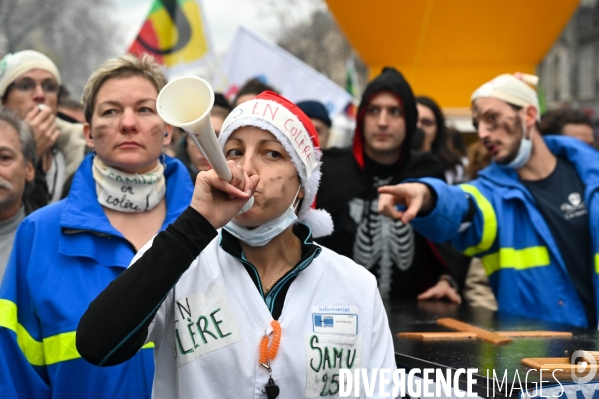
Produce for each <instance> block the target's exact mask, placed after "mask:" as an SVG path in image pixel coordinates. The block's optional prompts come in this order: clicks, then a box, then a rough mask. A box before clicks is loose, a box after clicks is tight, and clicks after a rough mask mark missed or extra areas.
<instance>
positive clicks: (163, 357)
mask: <svg viewBox="0 0 599 399" xmlns="http://www.w3.org/2000/svg"><path fill="white" fill-rule="evenodd" d="M219 141H220V145H221V147H222V148H223V151H224V153H225V156H226V158H227V159H228V165H229V168H230V170H231V172H232V174H233V180H232V181H231V183H227V182H225V181H223V180H221V179H219V178H218V177H217V175H216V173H215V172H214V171H212V170H211V171H207V172H201V173H200V174H199V175H198V178H197V180H196V186H195V191H194V195H193V199H192V201H191V206H190V207H189V208H188V209H187V210H186V211H185V212H183V213H182V214H181V216H180V217H179V218H178V219H177V221H175V223H173V224H172V225H171V226H169V227H168V228H167V229H166V231H164V232H162V233H160V234H158V235H157V236H156V237H155V238H154V240H153V242H152V243H149V244H148V245H146V246H145V247H144V248H143V249H142V250H141V251H140V253H139V254H138V255H137V256H136V259H135V260H134V263H133V265H132V266H131V267H130V268H129V269H128V270H127V271H126V272H125V273H123V274H122V275H121V276H120V277H119V278H118V279H117V280H116V281H114V283H113V284H111V285H110V286H109V287H108V288H107V289H106V290H105V291H104V292H102V293H101V294H100V296H98V298H97V299H96V300H95V301H94V302H93V303H92V304H91V305H90V307H89V309H88V311H87V312H86V314H85V315H84V316H83V318H82V319H81V322H80V324H79V328H78V331H77V348H78V350H79V352H80V353H81V354H82V356H83V357H84V358H85V359H87V360H88V361H90V362H92V363H93V364H96V365H99V366H111V365H115V364H119V363H122V362H124V361H126V360H127V359H129V358H131V356H133V355H134V354H135V353H137V351H138V350H139V349H140V348H141V347H142V346H143V345H144V344H146V343H147V342H154V344H155V362H156V376H155V380H154V388H153V395H154V397H155V398H192V397H198V398H199V397H202V398H204V397H205V398H250V397H254V398H269V399H270V398H274V397H276V396H277V395H278V394H279V392H280V396H281V397H282V398H292V399H293V398H313V397H320V396H333V397H336V396H338V395H339V388H340V387H339V369H342V368H343V369H351V370H355V369H360V368H363V369H369V370H372V369H375V368H377V369H378V368H387V369H390V370H394V369H395V360H394V354H393V345H392V339H391V333H390V331H389V327H388V323H387V316H386V314H385V311H384V308H383V305H382V302H381V298H380V295H379V293H378V290H377V285H376V281H375V278H374V276H373V275H371V274H370V273H369V272H368V271H366V270H365V269H364V268H363V267H361V266H358V265H356V264H355V263H354V262H352V261H351V260H349V259H347V258H345V257H342V256H339V255H337V254H335V253H333V252H332V251H330V250H328V249H326V248H323V247H320V246H319V245H317V244H315V243H314V242H313V236H314V237H319V236H323V235H326V234H330V233H331V231H332V222H331V219H330V216H329V215H328V214H327V213H326V212H324V211H317V210H315V209H313V208H312V204H313V203H314V199H315V197H316V191H317V189H318V184H319V180H320V162H319V159H320V150H319V148H318V138H317V134H316V131H315V129H314V126H313V125H312V123H311V122H310V120H309V119H308V117H307V116H306V115H305V114H304V113H303V112H302V111H301V110H300V109H299V108H297V107H296V106H295V104H293V103H291V102H289V101H288V100H286V99H285V98H283V97H280V96H278V95H276V94H274V93H272V92H264V93H262V94H260V95H258V96H257V97H256V98H254V99H253V100H250V101H248V102H246V103H243V104H241V105H239V106H238V107H237V108H235V109H234V110H233V111H232V112H231V114H230V115H229V117H228V118H227V119H226V121H225V123H224V125H223V128H222V131H221V134H220V137H219ZM251 195H253V196H254V199H255V202H254V205H253V207H252V208H251V209H250V210H249V211H247V212H245V213H242V214H238V212H239V211H240V209H241V208H242V207H243V205H244V204H245V202H246V201H247V200H248V198H249V197H250V196H251ZM220 228H222V230H220V232H218V231H217V229H220ZM377 389H378V384H377ZM352 393H353V391H352ZM364 395H365V393H364V390H363V388H362V392H361V395H360V397H364Z"/></svg>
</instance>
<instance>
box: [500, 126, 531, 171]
mask: <svg viewBox="0 0 599 399" xmlns="http://www.w3.org/2000/svg"><path fill="white" fill-rule="evenodd" d="M523 125H524V126H523V130H522V131H523V132H524V135H523V137H522V140H521V141H520V147H518V154H516V158H514V159H512V161H511V162H510V163H508V164H505V165H501V166H503V167H504V168H511V169H516V170H517V169H520V168H521V167H523V166H524V165H526V164H527V163H528V160H529V159H530V155H531V154H532V131H531V132H530V137H526V124H525V123H523Z"/></svg>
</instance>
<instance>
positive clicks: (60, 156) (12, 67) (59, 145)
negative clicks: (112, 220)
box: [0, 50, 85, 207]
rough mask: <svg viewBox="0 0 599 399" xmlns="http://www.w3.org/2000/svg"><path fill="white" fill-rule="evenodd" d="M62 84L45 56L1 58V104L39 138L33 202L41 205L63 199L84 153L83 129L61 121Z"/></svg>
mask: <svg viewBox="0 0 599 399" xmlns="http://www.w3.org/2000/svg"><path fill="white" fill-rule="evenodd" d="M60 85H61V78H60V73H59V72H58V68H57V67H56V65H55V64H54V62H52V60H50V58H48V57H47V56H45V55H44V54H42V53H40V52H37V51H34V50H23V51H19V52H17V53H13V54H7V55H6V56H5V57H4V58H2V60H0V98H1V99H2V105H3V106H5V107H6V108H9V109H12V110H14V111H16V112H17V113H18V114H19V115H20V116H21V118H23V119H24V120H25V122H27V124H28V125H29V126H30V127H31V130H32V131H33V135H34V138H35V142H36V150H37V154H38V159H39V162H38V165H37V167H36V179H35V186H36V187H35V188H34V190H33V192H32V193H31V194H30V196H31V197H32V198H30V199H31V200H32V201H33V202H34V203H35V205H36V206H38V207H39V206H43V205H45V204H47V203H51V202H56V201H58V200H59V199H60V198H61V195H62V191H63V185H64V182H65V181H66V180H67V178H68V177H69V176H71V175H72V174H73V173H74V172H75V171H76V170H77V168H78V167H79V164H80V163H81V161H82V160H83V155H84V151H85V140H84V139H83V125H81V124H72V123H68V122H66V121H63V120H61V119H58V118H57V117H56V115H57V112H58V102H59V94H60V90H61V86H60Z"/></svg>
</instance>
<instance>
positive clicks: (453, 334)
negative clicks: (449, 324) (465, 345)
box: [397, 332, 477, 341]
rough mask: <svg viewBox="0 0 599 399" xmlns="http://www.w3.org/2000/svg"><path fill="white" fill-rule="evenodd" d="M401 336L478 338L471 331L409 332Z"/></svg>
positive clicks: (454, 338)
mask: <svg viewBox="0 0 599 399" xmlns="http://www.w3.org/2000/svg"><path fill="white" fill-rule="evenodd" d="M397 336H398V337H399V338H408V339H419V340H423V341H441V340H458V339H476V338H477V336H476V334H474V333H469V332H409V333H398V334H397Z"/></svg>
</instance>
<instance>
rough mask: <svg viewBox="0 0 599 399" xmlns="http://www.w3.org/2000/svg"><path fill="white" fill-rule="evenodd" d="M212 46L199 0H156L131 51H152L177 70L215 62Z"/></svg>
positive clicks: (159, 60)
mask: <svg viewBox="0 0 599 399" xmlns="http://www.w3.org/2000/svg"><path fill="white" fill-rule="evenodd" d="M211 49H212V46H211V45H210V40H209V35H208V31H207V26H206V24H205V23H204V18H203V14H202V7H201V4H200V1H199V0H155V1H154V3H153V4H152V8H151V9H150V12H149V14H148V18H147V19H146V21H145V22H144V24H143V26H142V27H141V30H140V31H139V33H138V35H137V38H136V39H135V41H134V42H133V44H132V45H131V47H129V50H128V51H129V52H130V53H133V54H136V55H140V54H143V53H148V54H151V55H152V56H154V58H155V59H156V60H157V61H158V62H159V63H160V64H162V65H164V66H165V67H166V69H167V72H173V71H179V70H180V71H183V70H186V69H190V68H195V67H201V66H203V65H205V64H207V63H208V62H211V61H212V59H213V57H212V50H211Z"/></svg>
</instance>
